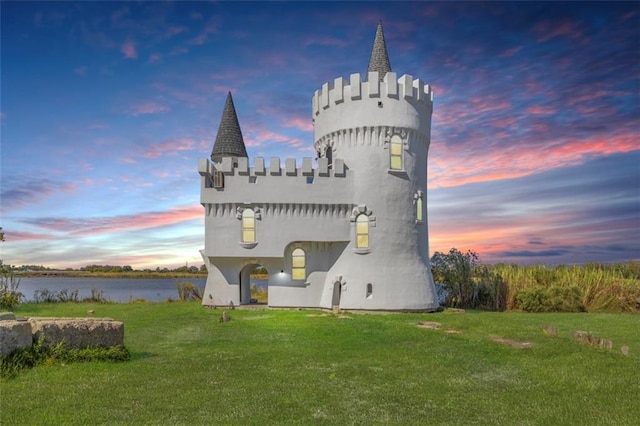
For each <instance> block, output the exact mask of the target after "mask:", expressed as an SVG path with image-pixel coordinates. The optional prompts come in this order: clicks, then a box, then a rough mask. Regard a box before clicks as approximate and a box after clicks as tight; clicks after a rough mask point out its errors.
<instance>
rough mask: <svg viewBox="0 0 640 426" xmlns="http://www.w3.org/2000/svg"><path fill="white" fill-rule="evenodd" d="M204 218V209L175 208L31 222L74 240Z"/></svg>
mask: <svg viewBox="0 0 640 426" xmlns="http://www.w3.org/2000/svg"><path fill="white" fill-rule="evenodd" d="M202 215H203V212H202V206H200V205H195V206H194V205H189V206H177V207H172V208H170V209H169V210H166V211H151V212H140V213H136V214H131V215H122V216H112V217H97V218H80V219H68V218H43V219H33V220H29V221H28V222H29V223H30V224H32V225H36V226H39V227H40V228H44V229H48V230H51V231H56V232H65V233H68V234H69V235H73V236H89V235H101V234H110V233H115V232H123V231H129V230H141V229H149V228H157V227H161V226H170V225H176V224H179V223H182V222H187V221H190V220H195V219H201V218H202Z"/></svg>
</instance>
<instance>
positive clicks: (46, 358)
mask: <svg viewBox="0 0 640 426" xmlns="http://www.w3.org/2000/svg"><path fill="white" fill-rule="evenodd" d="M43 343H44V336H42V337H41V338H40V339H39V340H38V341H37V342H36V343H34V344H33V345H31V346H29V347H26V348H20V349H16V350H15V351H13V352H11V353H10V354H8V355H6V356H3V357H0V378H2V379H3V380H6V379H10V378H12V377H15V376H16V375H17V374H18V373H19V372H20V371H23V370H26V369H29V368H33V367H36V366H38V365H52V364H56V363H62V362H64V363H71V362H92V361H103V362H104V361H110V362H122V361H128V360H129V359H130V358H131V354H130V352H129V350H128V349H127V348H126V347H123V346H112V347H109V348H105V347H100V346H91V347H87V348H82V349H66V348H65V346H64V343H63V342H60V343H58V344H57V345H55V346H44V344H43Z"/></svg>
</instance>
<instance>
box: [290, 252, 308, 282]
mask: <svg viewBox="0 0 640 426" xmlns="http://www.w3.org/2000/svg"><path fill="white" fill-rule="evenodd" d="M291 278H292V279H294V280H304V279H306V278H307V272H306V259H305V252H304V250H302V249H301V248H297V249H295V250H294V251H293V252H292V253H291Z"/></svg>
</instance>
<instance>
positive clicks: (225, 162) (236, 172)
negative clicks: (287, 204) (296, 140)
mask: <svg viewBox="0 0 640 426" xmlns="http://www.w3.org/2000/svg"><path fill="white" fill-rule="evenodd" d="M214 172H220V173H222V174H223V175H224V176H249V177H258V176H284V177H308V178H316V177H317V178H334V177H335V178H344V177H346V175H347V168H346V166H345V164H344V160H342V159H340V158H337V159H334V160H333V164H331V165H330V164H329V161H328V159H327V158H319V159H318V167H316V168H314V167H313V162H312V159H311V157H304V158H303V159H302V167H297V164H296V159H295V158H292V157H290V158H286V159H284V161H282V159H281V158H279V157H271V158H270V159H269V163H267V162H266V161H265V159H264V158H263V157H256V158H255V159H254V161H253V167H250V166H249V159H248V158H247V157H239V158H232V157H225V158H223V159H222V161H221V162H220V163H212V162H211V161H209V160H208V159H206V158H202V159H200V161H199V163H198V173H200V176H203V177H209V178H212V176H213V175H214Z"/></svg>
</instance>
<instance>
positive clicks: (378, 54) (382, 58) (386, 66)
mask: <svg viewBox="0 0 640 426" xmlns="http://www.w3.org/2000/svg"><path fill="white" fill-rule="evenodd" d="M373 71H377V72H378V78H379V79H380V81H382V79H383V78H384V76H385V75H386V74H387V73H388V72H391V64H390V63H389V55H388V54H387V45H386V43H385V42H384V32H383V31H382V21H379V22H378V28H377V29H376V39H375V40H374V42H373V50H372V51H371V58H370V59H369V72H373Z"/></svg>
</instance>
